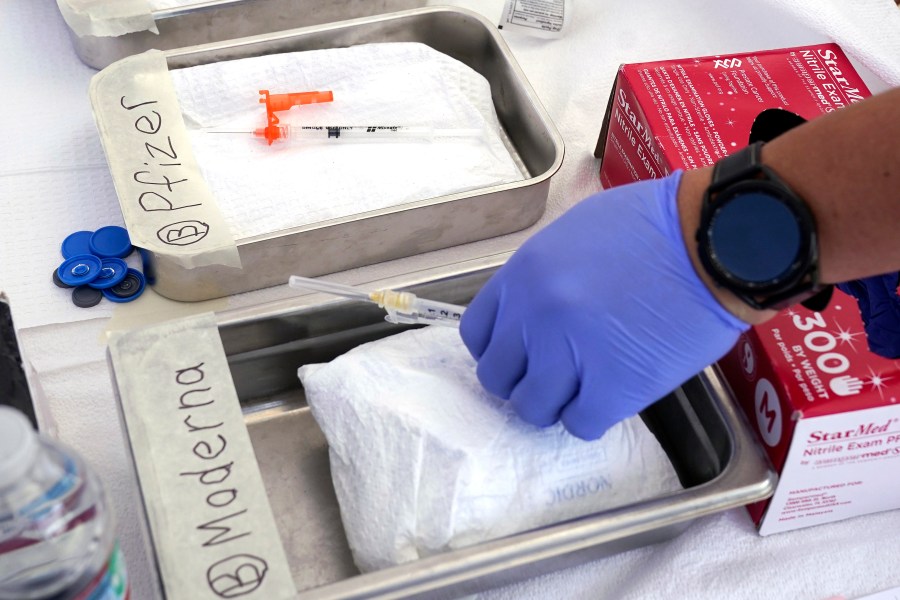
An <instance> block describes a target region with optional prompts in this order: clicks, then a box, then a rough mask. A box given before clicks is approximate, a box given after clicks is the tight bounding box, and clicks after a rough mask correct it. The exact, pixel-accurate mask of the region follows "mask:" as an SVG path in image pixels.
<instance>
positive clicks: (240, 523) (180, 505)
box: [109, 314, 296, 600]
mask: <svg viewBox="0 0 900 600" xmlns="http://www.w3.org/2000/svg"><path fill="white" fill-rule="evenodd" d="M109 352H110V357H111V361H112V365H113V370H114V373H115V378H116V385H117V388H118V392H119V400H120V402H121V405H122V412H123V414H124V416H125V423H126V425H127V429H128V437H129V440H130V442H131V448H132V452H133V454H134V460H135V465H136V466H137V472H138V479H139V480H140V484H141V492H142V494H143V497H144V505H145V507H146V509H147V514H148V519H149V522H150V529H151V532H152V534H153V541H154V547H155V550H156V556H157V561H158V563H159V567H160V572H161V575H162V577H161V578H162V581H163V585H164V586H165V590H166V598H167V599H168V600H181V599H184V600H188V599H190V600H219V599H221V598H242V599H246V600H252V599H254V598H258V599H266V600H270V599H272V600H277V599H281V598H293V597H294V596H295V595H296V589H295V588H294V585H293V582H292V579H291V574H290V569H289V567H288V562H287V559H286V557H285V553H284V549H283V548H282V546H281V541H280V533H279V531H278V529H277V526H276V524H275V519H274V518H273V516H272V511H271V508H270V507H269V502H268V499H267V497H266V491H265V488H264V486H263V481H262V477H261V476H260V473H259V467H258V465H257V462H256V457H255V455H254V453H253V447H252V446H251V443H250V436H249V434H248V433H247V427H246V425H245V424H244V420H243V415H242V414H241V409H240V405H239V403H238V398H237V393H236V392H235V389H234V383H233V381H232V379H231V373H230V372H229V370H228V363H227V360H226V358H225V351H224V349H223V347H222V341H221V339H220V338H219V333H218V329H217V328H216V321H215V317H214V316H213V315H211V314H206V315H201V316H195V317H189V318H186V319H180V320H175V321H169V322H167V323H163V324H161V325H156V326H152V327H148V328H145V329H138V330H134V331H130V332H127V333H121V334H118V335H117V336H116V337H114V338H113V340H112V341H111V343H110V349H109Z"/></svg>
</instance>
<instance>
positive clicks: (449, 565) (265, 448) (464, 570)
mask: <svg viewBox="0 0 900 600" xmlns="http://www.w3.org/2000/svg"><path fill="white" fill-rule="evenodd" d="M505 258H506V255H499V256H497V257H493V258H485V259H480V260H478V261H472V262H470V263H468V264H465V265H459V266H457V267H451V268H442V269H440V270H439V275H438V276H435V274H434V272H430V273H422V274H419V275H410V276H406V277H405V278H400V279H396V280H392V281H389V282H385V281H382V282H377V284H373V285H377V286H378V287H381V286H382V285H384V286H386V287H387V286H390V287H397V288H401V287H402V288H405V289H409V290H411V291H414V292H416V293H418V294H420V295H421V296H422V297H427V298H433V299H437V300H443V301H447V302H455V303H467V302H468V301H469V300H470V299H471V297H472V296H473V295H474V293H475V292H476V291H477V290H478V289H479V288H480V287H481V285H482V284H483V283H484V281H485V280H486V279H487V277H489V276H490V274H491V273H493V271H494V270H495V269H496V267H497V266H498V265H499V264H500V263H502V261H503V260H504V259H505ZM218 323H219V333H220V337H221V339H222V342H223V345H224V348H225V352H226V355H227V357H228V362H229V368H230V370H231V373H232V376H233V379H234V381H235V386H236V389H237V393H238V396H239V398H240V401H241V404H242V409H243V411H244V416H245V422H246V424H247V427H248V429H249V432H250V436H251V439H252V442H253V446H254V450H255V453H256V456H257V460H258V463H259V465H260V469H261V471H262V476H263V480H264V482H265V486H266V491H267V494H268V497H269V501H270V504H271V508H272V511H273V513H274V514H275V516H276V520H277V521H278V528H279V530H280V531H282V532H285V533H283V535H282V542H283V544H284V547H285V551H286V553H287V555H288V560H289V562H290V563H291V568H292V574H293V577H294V582H295V585H296V586H297V588H298V590H300V595H299V597H300V598H304V599H305V598H310V599H311V598H317V599H319V598H371V597H391V598H396V597H409V596H415V597H422V598H456V597H459V596H460V595H462V594H466V593H472V592H475V591H478V590H484V589H487V588H490V587H494V586H499V585H503V584H508V583H511V582H513V581H517V580H521V579H525V578H529V577H534V576H536V575H539V574H542V573H547V572H550V571H554V570H558V569H561V568H565V567H568V566H573V565H576V564H580V563H583V562H586V561H589V560H592V559H596V558H598V557H602V556H605V555H609V554H613V553H616V552H622V551H625V550H628V549H631V548H635V547H638V546H643V545H646V544H651V543H654V542H658V541H661V540H665V539H668V538H672V537H674V536H676V535H678V534H679V533H681V532H682V531H683V530H684V529H685V528H687V527H688V525H689V524H690V523H691V522H692V521H693V520H694V519H696V518H697V517H700V516H702V515H706V514H710V513H715V512H718V511H722V510H726V509H730V508H733V507H737V506H741V505H743V504H747V503H751V502H754V501H758V500H761V499H764V498H767V497H768V496H770V495H771V494H772V492H773V490H774V485H775V480H776V475H775V474H774V472H773V471H772V470H771V468H770V466H769V464H768V462H767V461H766V459H765V458H764V456H763V454H762V453H761V452H760V450H759V448H758V446H757V445H756V444H755V442H754V441H753V437H752V433H751V432H750V429H749V427H748V426H747V425H746V423H745V422H744V420H743V418H742V415H741V413H740V412H739V409H738V408H737V406H736V404H735V402H734V400H733V398H732V396H731V393H730V391H729V390H728V388H727V386H726V385H725V384H724V383H723V380H722V379H721V377H720V375H719V373H718V372H717V370H715V369H714V368H708V369H706V370H705V371H704V372H703V373H701V374H700V375H699V376H697V377H695V378H694V379H692V380H690V381H689V382H687V383H686V384H685V385H684V386H683V387H682V388H680V389H679V390H678V391H676V392H675V393H673V394H671V395H669V396H667V397H666V398H664V399H663V400H661V401H660V402H658V403H656V404H654V405H653V406H652V407H650V408H649V409H647V410H646V411H644V413H643V414H642V416H643V418H644V420H645V421H646V422H647V424H648V426H649V427H650V429H651V430H652V431H653V432H654V434H655V435H656V436H657V438H658V439H659V441H660V443H661V444H662V446H663V448H664V449H665V451H666V452H667V454H668V456H669V458H670V459H671V461H672V463H673V465H674V466H675V469H676V471H677V473H678V475H679V477H680V478H681V481H682V483H683V484H684V486H685V489H684V490H683V491H681V492H678V493H675V494H673V495H669V496H665V497H660V498H656V499H652V500H648V501H644V502H639V503H634V504H632V505H628V506H623V507H620V508H617V509H614V510H609V511H604V512H601V513H598V514H594V515H590V516H586V517H583V518H580V519H576V520H573V521H569V522H565V523H560V524H558V525H554V526H549V527H544V528H541V529H538V530H535V531H531V532H527V533H522V534H518V535H513V536H510V537H507V538H503V539H497V540H492V541H488V542H485V543H483V544H479V545H476V546H472V547H469V548H465V549H462V550H458V551H454V552H450V553H447V554H444V555H440V556H434V557H430V558H428V559H424V560H419V561H416V562H412V563H408V564H404V565H400V566H397V567H393V568H390V569H386V570H382V571H378V572H374V573H369V574H364V575H361V574H359V572H358V571H357V570H356V568H355V566H354V565H353V562H352V559H351V555H350V551H349V548H348V546H347V542H346V539H345V536H344V532H343V528H342V525H341V520H340V514H339V509H338V504H337V500H336V498H335V494H334V490H333V487H332V483H331V478H330V471H329V464H328V451H327V445H326V441H325V438H324V436H323V435H322V433H321V431H320V430H319V428H318V426H317V425H316V423H315V421H314V420H313V418H312V415H311V413H310V411H309V409H308V407H307V406H306V403H305V399H304V395H303V390H302V389H301V388H300V386H299V384H298V380H297V376H296V371H297V368H298V367H299V366H300V365H302V364H306V363H314V362H322V361H327V360H330V359H332V358H334V357H336V356H338V355H339V354H342V353H344V352H346V351H347V350H349V349H351V348H353V347H354V346H356V345H358V344H361V343H364V342H367V341H370V340H373V339H377V338H380V337H383V336H386V335H390V334H393V333H397V332H398V331H400V330H401V327H400V326H397V325H393V324H390V323H386V322H385V321H384V312H383V311H382V310H381V309H379V308H378V307H377V306H374V305H372V304H368V303H361V302H354V301H346V300H334V299H330V298H325V297H324V296H322V295H308V296H304V297H301V298H298V299H294V300H292V301H286V302H281V303H279V304H273V305H270V306H267V307H257V308H250V309H243V310H240V311H232V312H229V313H223V314H221V315H219V318H218ZM156 550H157V552H159V551H161V549H159V548H157V549H156Z"/></svg>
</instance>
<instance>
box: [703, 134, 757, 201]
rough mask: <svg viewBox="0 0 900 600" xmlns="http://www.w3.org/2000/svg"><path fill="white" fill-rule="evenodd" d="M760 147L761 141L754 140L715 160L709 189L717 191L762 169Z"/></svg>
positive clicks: (752, 175)
mask: <svg viewBox="0 0 900 600" xmlns="http://www.w3.org/2000/svg"><path fill="white" fill-rule="evenodd" d="M762 147H763V142H755V143H753V144H750V145H749V146H746V147H744V148H741V149H740V150H738V151H737V152H735V153H734V154H729V155H728V156H726V157H724V158H722V159H720V160H719V161H718V162H716V166H715V167H713V174H712V184H711V185H710V191H717V190H718V189H719V188H723V187H725V186H728V185H730V184H731V183H734V182H736V181H740V180H742V179H747V178H750V177H754V176H756V175H757V174H758V173H759V172H761V171H762V170H763V166H762V160H761V158H760V156H761V155H762Z"/></svg>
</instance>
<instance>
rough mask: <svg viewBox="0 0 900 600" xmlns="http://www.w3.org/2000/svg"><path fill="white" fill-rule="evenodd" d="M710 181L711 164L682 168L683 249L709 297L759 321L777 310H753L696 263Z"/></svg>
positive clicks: (746, 319)
mask: <svg viewBox="0 0 900 600" xmlns="http://www.w3.org/2000/svg"><path fill="white" fill-rule="evenodd" d="M711 181H712V167H705V168H702V169H692V170H689V171H685V172H684V174H683V175H682V177H681V183H680V185H679V187H678V197H677V206H678V214H679V218H680V219H681V232H682V237H683V238H684V243H685V247H686V248H685V249H686V250H687V254H688V257H689V258H690V260H691V265H692V266H693V268H694V272H696V274H697V276H698V277H699V278H700V281H702V282H703V284H704V285H705V286H706V288H707V289H708V290H709V292H710V294H712V296H713V298H715V299H716V301H717V302H718V303H719V304H720V305H721V306H722V307H723V308H724V309H725V310H727V311H728V312H729V313H731V314H732V315H734V316H736V317H737V318H738V319H740V320H742V321H744V322H745V323H749V324H750V325H757V324H759V323H763V322H765V321H767V320H769V319H771V318H772V317H773V316H775V314H776V312H777V311H774V310H757V309H754V308H753V307H751V306H750V305H748V304H746V303H745V302H744V301H743V300H741V299H740V298H738V297H737V296H736V295H735V294H733V293H732V292H731V291H729V290H728V289H726V288H724V287H722V286H720V285H718V284H717V283H716V282H715V281H714V280H713V278H712V277H711V276H710V274H709V273H708V272H707V270H706V268H705V267H704V266H703V264H702V263H701V262H700V255H699V252H698V250H697V229H698V228H699V226H700V209H701V204H702V202H703V194H704V192H705V191H706V188H707V187H709V184H710V182H711Z"/></svg>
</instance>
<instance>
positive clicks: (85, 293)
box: [72, 285, 103, 308]
mask: <svg viewBox="0 0 900 600" xmlns="http://www.w3.org/2000/svg"><path fill="white" fill-rule="evenodd" d="M101 300H103V292H102V291H101V290H98V289H96V288H92V287H91V286H89V285H79V286H78V287H77V288H75V289H74V290H72V304H74V305H75V306H77V307H78V308H90V307H92V306H97V305H98V304H100V301H101Z"/></svg>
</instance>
